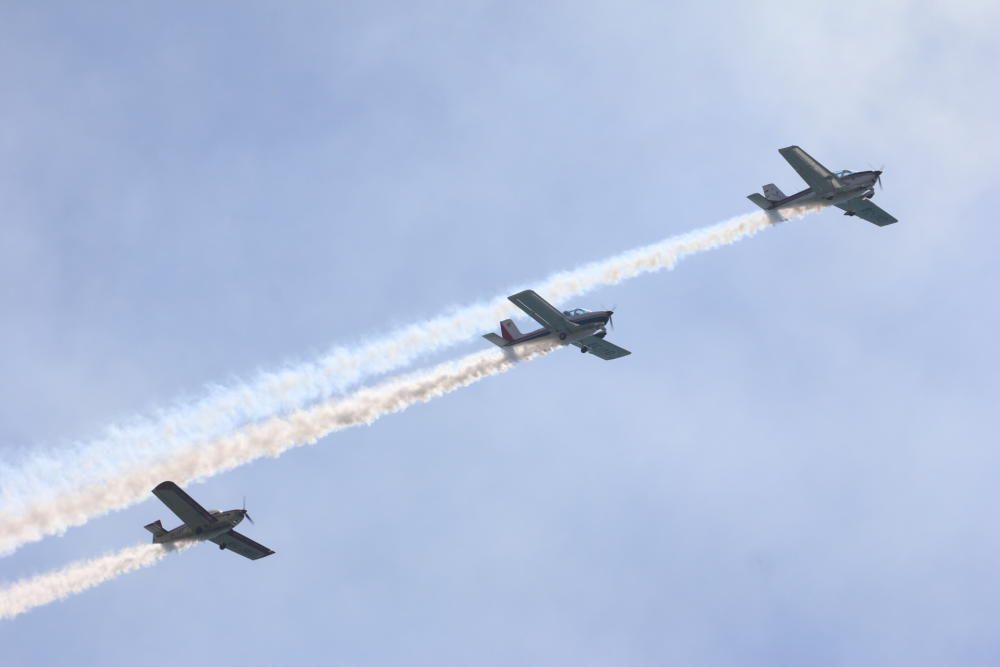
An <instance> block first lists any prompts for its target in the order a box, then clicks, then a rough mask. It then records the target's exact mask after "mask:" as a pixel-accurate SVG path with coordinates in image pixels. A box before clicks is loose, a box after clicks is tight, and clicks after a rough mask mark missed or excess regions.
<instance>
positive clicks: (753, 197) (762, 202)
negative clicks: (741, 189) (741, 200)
mask: <svg viewBox="0 0 1000 667" xmlns="http://www.w3.org/2000/svg"><path fill="white" fill-rule="evenodd" d="M747 199H749V200H750V201H752V202H753V203H754V204H757V206H760V207H761V208H762V209H764V210H765V211H769V210H771V209H772V208H774V202H772V201H770V200H768V199H765V198H764V195H762V194H760V193H759V192H755V193H753V194H750V195H747Z"/></svg>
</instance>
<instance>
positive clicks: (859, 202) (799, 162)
mask: <svg viewBox="0 0 1000 667" xmlns="http://www.w3.org/2000/svg"><path fill="white" fill-rule="evenodd" d="M778 152H779V153H781V157H783V158H785V160H787V161H788V164H790V165H792V169H794V170H795V171H797V172H799V176H801V177H802V180H804V181H805V182H806V183H807V184H808V185H809V187H808V188H806V189H805V190H803V191H802V192H797V193H795V194H794V195H791V196H785V193H784V192H782V191H781V190H779V189H778V186H776V185H775V184H774V183H768V184H767V185H765V186H764V195H763V196H761V195H760V194H759V193H757V192H755V193H753V194H752V195H747V199H749V200H750V201H752V202H753V203H754V204H757V206H760V207H761V208H762V209H764V210H765V211H776V210H778V209H782V208H788V207H790V206H808V205H817V204H818V205H821V206H829V205H830V204H832V205H834V206H836V207H837V208H839V209H841V210H843V211H844V215H849V216H854V215H856V216H858V217H859V218H861V219H863V220H867V221H868V222H871V223H874V224H876V225H878V226H879V227H885V226H886V225H891V224H892V223H894V222H897V220H896V218H894V217H892V216H891V215H889V214H888V213H886V212H885V211H883V210H882V209H881V208H879V207H878V206H876V205H875V204H873V203H872V201H871V198H872V197H874V196H875V184H876V183H878V186H879V188H880V189H881V187H882V171H881V170H877V171H859V172H856V173H851V172H849V171H847V170H846V169H845V170H843V171H838V172H837V173H833V172H831V171H830V170H829V169H827V168H826V167H824V166H823V165H821V164H820V163H819V162H817V161H816V160H815V159H814V158H813V157H812V156H811V155H809V153H806V152H805V151H804V150H802V149H801V148H799V147H798V146H788V147H787V148H782V149H779V150H778Z"/></svg>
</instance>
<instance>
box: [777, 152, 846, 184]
mask: <svg viewBox="0 0 1000 667" xmlns="http://www.w3.org/2000/svg"><path fill="white" fill-rule="evenodd" d="M778 152H779V153H781V157H783V158H785V160H786V161H787V162H788V164H790V165H792V169H794V170H795V171H797V172H799V176H801V177H802V180H803V181H805V182H806V183H807V184H809V187H810V188H812V190H813V192H815V193H816V194H818V195H822V194H825V193H827V192H832V191H834V190H836V189H837V187H839V186H840V182H839V181H837V178H836V177H835V176H834V175H833V172H831V171H830V170H829V169H827V168H826V167H824V166H823V165H821V164H820V163H819V162H817V161H816V159H815V158H813V156H811V155H809V153H806V152H805V151H804V150H802V149H801V148H799V147H798V146H788V147H787V148H781V149H778Z"/></svg>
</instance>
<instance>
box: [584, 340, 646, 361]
mask: <svg viewBox="0 0 1000 667" xmlns="http://www.w3.org/2000/svg"><path fill="white" fill-rule="evenodd" d="M573 344H574V345H576V346H577V347H586V348H587V352H590V353H591V354H592V355H594V356H595V357H600V358H601V359H604V360H605V361H609V360H611V359H618V358H620V357H627V356H628V355H630V354H632V353H631V352H629V351H628V350H626V349H625V348H623V347H618V346H617V345H615V344H614V343H609V342H608V341H606V340H604V339H603V338H598V337H597V336H587V337H586V338H581V339H580V340H578V341H573Z"/></svg>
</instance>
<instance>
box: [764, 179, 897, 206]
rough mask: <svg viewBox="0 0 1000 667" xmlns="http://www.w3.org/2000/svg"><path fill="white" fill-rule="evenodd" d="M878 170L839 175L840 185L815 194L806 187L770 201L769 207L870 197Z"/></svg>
mask: <svg viewBox="0 0 1000 667" xmlns="http://www.w3.org/2000/svg"><path fill="white" fill-rule="evenodd" d="M878 176H879V172H876V171H859V172H855V173H853V174H847V175H846V176H841V177H839V178H838V179H837V180H838V181H839V182H840V187H838V188H837V189H835V190H833V191H831V192H827V193H824V194H821V195H819V194H816V193H815V192H813V189H812V188H806V189H805V190H802V191H801V192H796V193H795V194H794V195H789V196H788V197H785V198H784V199H779V200H776V201H771V208H788V207H789V206H810V205H819V206H834V205H836V204H841V203H843V202H846V201H851V200H852V199H857V198H859V197H865V198H870V197H871V196H872V195H874V194H875V182H876V181H877V180H878Z"/></svg>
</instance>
